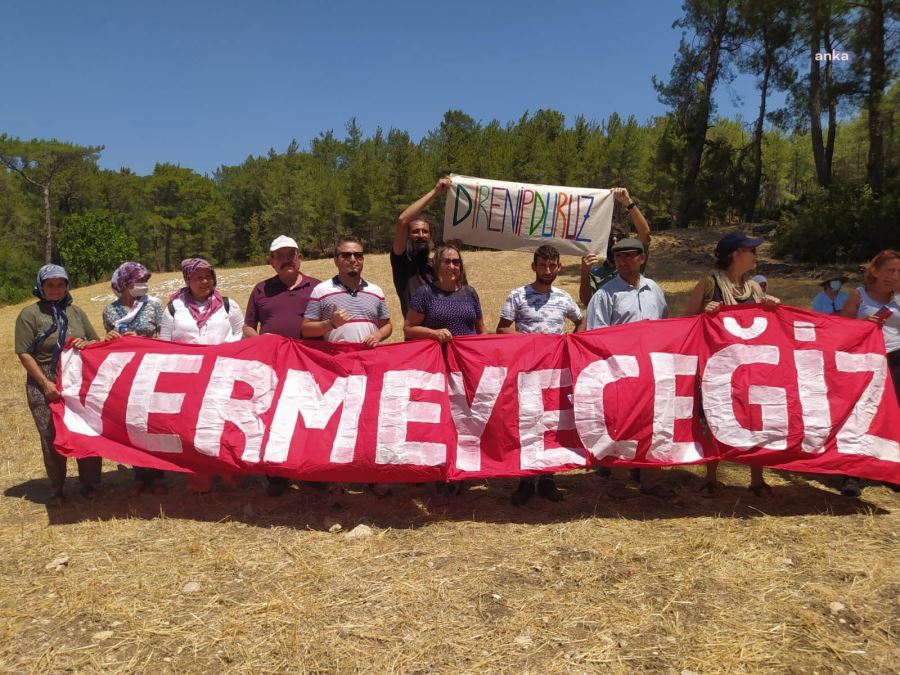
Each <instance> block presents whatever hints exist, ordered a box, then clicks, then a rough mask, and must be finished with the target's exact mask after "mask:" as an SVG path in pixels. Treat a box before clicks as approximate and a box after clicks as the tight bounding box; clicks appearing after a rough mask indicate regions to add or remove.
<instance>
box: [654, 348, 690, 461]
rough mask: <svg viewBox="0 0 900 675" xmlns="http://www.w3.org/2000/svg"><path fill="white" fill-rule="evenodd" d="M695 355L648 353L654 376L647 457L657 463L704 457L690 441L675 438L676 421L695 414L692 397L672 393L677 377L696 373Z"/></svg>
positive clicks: (687, 418)
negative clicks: (651, 424) (654, 384)
mask: <svg viewBox="0 0 900 675" xmlns="http://www.w3.org/2000/svg"><path fill="white" fill-rule="evenodd" d="M697 360H698V359H697V357H696V356H693V355H689V354H666V353H663V352H651V354H650V362H651V363H652V364H653V379H654V381H655V382H656V391H655V393H654V395H653V437H652V439H651V440H650V448H649V449H648V450H647V459H648V460H656V461H659V462H678V463H686V462H696V461H698V460H700V459H703V450H702V449H701V447H700V444H699V443H695V442H693V441H680V442H679V441H675V422H676V421H677V420H689V419H691V418H693V416H694V396H693V395H691V396H677V395H676V394H675V383H676V378H677V377H678V376H679V375H681V376H687V375H692V376H694V377H696V375H697Z"/></svg>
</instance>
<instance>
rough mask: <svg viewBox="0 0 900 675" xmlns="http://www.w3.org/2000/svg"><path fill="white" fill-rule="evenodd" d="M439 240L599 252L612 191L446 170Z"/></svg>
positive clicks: (506, 247) (521, 248)
mask: <svg viewBox="0 0 900 675" xmlns="http://www.w3.org/2000/svg"><path fill="white" fill-rule="evenodd" d="M450 178H451V179H452V180H453V186H452V187H451V188H450V190H449V191H448V192H447V206H446V208H445V211H444V240H445V241H446V240H448V239H459V240H461V241H463V242H464V243H466V244H471V245H473V246H484V247H486V248H496V249H504V250H519V251H533V250H535V249H536V248H538V247H539V246H542V245H543V244H550V245H552V246H554V247H556V249H557V250H558V251H559V252H560V253H566V254H571V255H584V254H585V253H598V252H603V253H604V255H605V252H606V244H607V240H608V239H609V231H610V227H611V225H612V214H613V205H614V200H613V196H612V191H610V190H602V189H599V188H574V187H565V186H561V185H531V184H528V183H509V182H506V181H500V180H489V179H487V178H473V177H472V176H458V175H456V174H451V175H450Z"/></svg>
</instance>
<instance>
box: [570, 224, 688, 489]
mask: <svg viewBox="0 0 900 675" xmlns="http://www.w3.org/2000/svg"><path fill="white" fill-rule="evenodd" d="M610 253H612V258H613V262H614V263H615V266H616V276H614V277H612V279H610V280H609V281H607V282H606V283H605V284H603V285H602V286H600V288H598V289H597V292H596V293H594V297H592V298H591V301H590V303H588V308H587V312H586V314H587V329H588V330H592V329H594V328H603V327H606V326H618V325H621V324H624V323H633V322H635V321H644V320H648V319H650V320H652V319H665V318H667V317H668V316H669V307H668V305H667V304H666V295H665V293H663V290H662V289H661V288H660V287H659V286H657V284H656V282H655V281H653V280H652V279H648V278H646V277H645V276H644V275H643V274H641V267H642V266H643V264H644V262H645V261H646V260H647V254H646V250H645V248H644V243H643V242H641V241H640V240H638V239H620V240H619V241H618V242H616V243H615V244H614V245H613V246H612V248H611V250H610ZM612 477H613V483H612V484H611V486H610V487H609V489H608V490H607V493H608V494H609V496H610V497H612V498H613V499H623V498H625V497H626V496H627V490H626V488H625V485H624V483H623V482H622V481H623V479H624V477H625V476H624V471H623V470H622V469H614V470H613V471H612ZM660 478H661V472H660V470H659V469H641V472H640V483H641V492H642V493H644V494H649V495H652V496H654V497H659V498H661V499H669V498H671V497H674V496H675V493H674V491H673V490H672V489H671V488H669V487H667V486H665V485H663V484H662V483H661V482H659V481H660Z"/></svg>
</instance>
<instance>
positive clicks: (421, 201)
mask: <svg viewBox="0 0 900 675" xmlns="http://www.w3.org/2000/svg"><path fill="white" fill-rule="evenodd" d="M451 183H452V181H451V180H450V176H444V177H443V178H441V179H440V180H439V181H438V182H437V183H436V184H435V186H434V187H433V188H431V189H430V190H429V191H428V192H426V193H425V194H424V195H422V196H421V197H419V198H418V199H417V200H416V201H414V202H413V203H412V204H410V205H409V206H407V207H406V208H405V209H403V213H401V214H400V215H399V216H398V218H397V226H396V228H395V229H394V248H393V251H394V255H401V254H402V253H403V252H404V251H406V240H407V239H408V237H409V224H410V223H411V222H413V221H414V220H415V219H416V217H417V216H418V215H419V214H420V213H422V211H423V210H425V207H426V206H428V205H429V204H430V203H431V200H432V199H434V198H435V197H437V196H439V195H443V194H447V190H449V189H450V185H451Z"/></svg>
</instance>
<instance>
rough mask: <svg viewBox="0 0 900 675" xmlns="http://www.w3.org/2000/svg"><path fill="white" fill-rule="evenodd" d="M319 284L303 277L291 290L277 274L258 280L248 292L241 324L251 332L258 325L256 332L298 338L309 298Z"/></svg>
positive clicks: (311, 278) (314, 280)
mask: <svg viewBox="0 0 900 675" xmlns="http://www.w3.org/2000/svg"><path fill="white" fill-rule="evenodd" d="M320 283H321V282H320V281H319V280H318V279H314V278H313V277H307V276H304V277H303V280H302V281H301V282H300V283H299V284H298V285H297V286H296V287H295V288H293V289H290V288H288V287H287V286H285V285H284V282H283V281H281V279H279V278H278V275H276V276H274V277H271V278H269V279H266V280H265V281H260V282H259V283H258V284H256V286H254V287H253V290H252V291H250V299H249V300H248V301H247V312H246V314H245V315H244V323H245V324H247V325H248V326H250V327H252V328H254V329H255V328H256V327H257V326H259V332H260V333H274V334H275V335H283V336H284V337H289V338H296V339H300V338H301V337H303V336H302V335H301V331H300V328H301V326H302V325H303V314H304V312H306V306H307V304H309V297H310V295H311V294H312V292H313V289H314V288H315V287H316V286H318V285H319V284H320Z"/></svg>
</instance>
